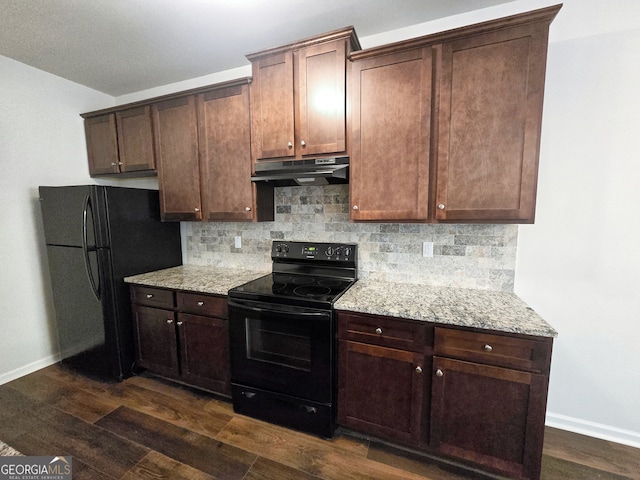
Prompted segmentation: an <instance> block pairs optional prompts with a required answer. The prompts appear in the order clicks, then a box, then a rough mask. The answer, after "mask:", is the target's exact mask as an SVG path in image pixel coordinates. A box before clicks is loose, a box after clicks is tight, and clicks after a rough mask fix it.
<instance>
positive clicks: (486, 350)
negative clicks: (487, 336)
mask: <svg viewBox="0 0 640 480" xmlns="http://www.w3.org/2000/svg"><path fill="white" fill-rule="evenodd" d="M482 348H483V349H484V351H485V352H491V351H492V350H493V347H492V346H491V345H489V344H487V345H485V346H484V347H482Z"/></svg>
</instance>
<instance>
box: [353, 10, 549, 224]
mask: <svg viewBox="0 0 640 480" xmlns="http://www.w3.org/2000/svg"><path fill="white" fill-rule="evenodd" d="M560 7H561V6H560V5H557V6H553V7H548V8H544V9H540V10H535V11H532V12H528V13H524V14H519V15H514V16H511V17H506V18H502V19H498V20H493V21H490V22H485V23H481V24H476V25H471V26H469V27H463V28H459V29H455V30H450V31H446V32H442V33H438V34H433V35H428V36H425V37H420V38H416V39H411V40H407V41H403V42H398V43H395V44H389V45H384V46H381V47H376V48H373V49H369V50H363V51H360V52H353V53H352V54H351V55H350V60H351V64H350V71H351V75H350V78H351V92H350V95H351V97H352V98H351V103H352V108H351V110H352V113H351V115H352V117H351V132H352V146H351V150H352V155H351V176H350V184H351V187H350V188H351V208H352V210H351V219H352V220H353V221H399V222H403V221H411V222H456V223H533V221H534V218H535V200H536V187H537V172H538V155H539V145H540V130H541V121H542V103H543V93H544V76H545V66H546V56H547V43H548V31H549V25H550V23H551V21H552V20H553V18H554V17H555V15H556V14H557V13H558V11H559V10H560Z"/></svg>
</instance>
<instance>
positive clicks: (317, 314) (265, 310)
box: [227, 300, 330, 317]
mask: <svg viewBox="0 0 640 480" xmlns="http://www.w3.org/2000/svg"><path fill="white" fill-rule="evenodd" d="M227 305H228V306H229V307H237V308H243V309H245V310H251V311H252V312H258V313H272V312H273V313H286V314H288V315H296V316H303V317H327V316H330V313H329V312H328V311H326V312H305V311H304V309H300V310H296V311H293V310H286V309H279V308H274V307H272V306H271V305H269V307H268V308H258V307H252V306H250V305H247V304H245V303H240V302H236V301H233V300H228V301H227Z"/></svg>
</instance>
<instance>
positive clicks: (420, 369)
mask: <svg viewBox="0 0 640 480" xmlns="http://www.w3.org/2000/svg"><path fill="white" fill-rule="evenodd" d="M416 373H422V367H421V366H420V365H418V366H417V367H416Z"/></svg>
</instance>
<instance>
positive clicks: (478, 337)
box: [434, 328, 551, 372]
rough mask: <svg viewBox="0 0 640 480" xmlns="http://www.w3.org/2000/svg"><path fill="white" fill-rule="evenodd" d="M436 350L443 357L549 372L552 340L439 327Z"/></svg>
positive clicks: (435, 343) (436, 330) (436, 332)
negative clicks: (537, 339) (546, 340)
mask: <svg viewBox="0 0 640 480" xmlns="http://www.w3.org/2000/svg"><path fill="white" fill-rule="evenodd" d="M434 353H435V355H440V356H444V357H452V358H459V359H461V360H470V361H473V362H478V363H484V364H488V365H496V366H501V367H509V368H517V369H521V370H528V371H532V372H548V371H549V364H550V360H551V343H550V342H545V341H542V340H541V341H536V340H530V339H525V338H514V337H507V336H502V335H492V334H488V333H475V332H466V331H462V330H453V329H448V328H436V329H435V340H434Z"/></svg>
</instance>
